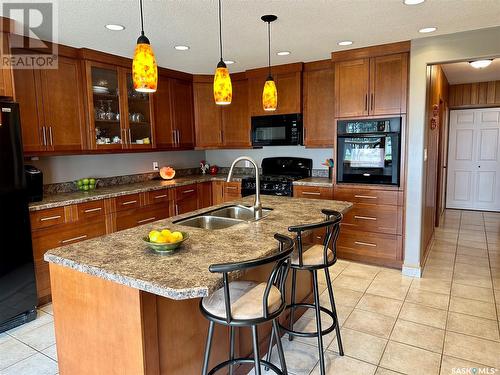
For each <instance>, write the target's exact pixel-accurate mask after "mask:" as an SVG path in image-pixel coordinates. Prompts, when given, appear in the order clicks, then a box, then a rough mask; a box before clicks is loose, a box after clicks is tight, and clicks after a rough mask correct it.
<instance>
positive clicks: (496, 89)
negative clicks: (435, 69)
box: [448, 81, 500, 108]
mask: <svg viewBox="0 0 500 375" xmlns="http://www.w3.org/2000/svg"><path fill="white" fill-rule="evenodd" d="M448 101H449V103H448V104H449V107H450V108H476V107H498V106H500V81H489V82H474V83H465V84H460V85H450V91H449V98H448Z"/></svg>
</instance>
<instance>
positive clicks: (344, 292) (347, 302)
mask: <svg viewBox="0 0 500 375" xmlns="http://www.w3.org/2000/svg"><path fill="white" fill-rule="evenodd" d="M333 295H334V298H335V304H339V305H344V306H352V307H354V306H356V305H357V304H358V301H359V300H360V299H361V297H362V296H363V293H362V292H357V291H355V290H350V289H346V288H336V287H334V288H333ZM320 303H321V306H325V307H327V308H329V309H331V304H330V297H329V296H328V292H327V291H324V292H323V293H322V294H321V295H320Z"/></svg>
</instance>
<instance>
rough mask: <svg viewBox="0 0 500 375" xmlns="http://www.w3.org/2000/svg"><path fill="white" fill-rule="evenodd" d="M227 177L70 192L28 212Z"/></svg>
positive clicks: (48, 197) (237, 178) (47, 199)
mask: <svg viewBox="0 0 500 375" xmlns="http://www.w3.org/2000/svg"><path fill="white" fill-rule="evenodd" d="M243 177H245V176H237V175H235V176H233V178H232V180H231V181H241V179H242V178H243ZM226 178H227V175H223V174H219V175H215V176H211V175H193V176H185V177H178V178H174V179H173V180H169V181H164V180H149V181H145V182H137V183H133V184H124V185H115V186H108V187H102V188H97V189H96V190H93V191H90V192H81V191H78V192H72V193H59V194H53V195H45V196H44V197H43V200H42V201H40V202H34V203H30V205H29V209H30V211H39V210H45V209H48V208H54V207H61V206H68V205H70V204H77V203H83V202H89V201H95V200H99V199H105V198H113V197H119V196H121V195H127V194H134V193H142V192H145V191H154V190H161V189H165V188H174V187H177V186H184V185H190V184H197V183H202V182H207V181H226Z"/></svg>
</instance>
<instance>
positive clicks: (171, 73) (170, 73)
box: [158, 67, 193, 82]
mask: <svg viewBox="0 0 500 375" xmlns="http://www.w3.org/2000/svg"><path fill="white" fill-rule="evenodd" d="M158 75H162V76H164V77H168V78H176V79H181V80H185V81H190V82H192V81H193V75H192V74H190V73H185V72H181V71H179V70H173V69H168V68H161V67H158Z"/></svg>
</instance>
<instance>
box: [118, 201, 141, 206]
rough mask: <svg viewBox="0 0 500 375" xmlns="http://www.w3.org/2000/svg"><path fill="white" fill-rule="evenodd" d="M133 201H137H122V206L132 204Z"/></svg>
mask: <svg viewBox="0 0 500 375" xmlns="http://www.w3.org/2000/svg"><path fill="white" fill-rule="evenodd" d="M134 203H137V201H127V202H123V203H122V206H128V205H129V204H134Z"/></svg>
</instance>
